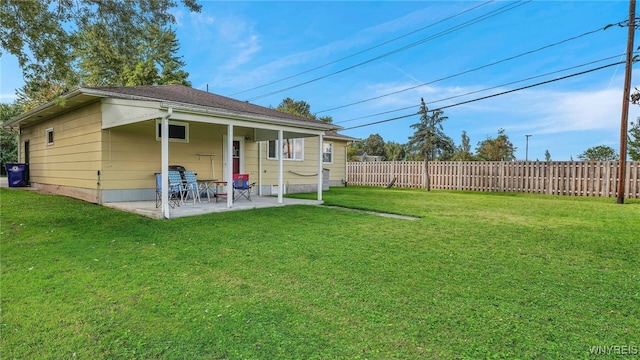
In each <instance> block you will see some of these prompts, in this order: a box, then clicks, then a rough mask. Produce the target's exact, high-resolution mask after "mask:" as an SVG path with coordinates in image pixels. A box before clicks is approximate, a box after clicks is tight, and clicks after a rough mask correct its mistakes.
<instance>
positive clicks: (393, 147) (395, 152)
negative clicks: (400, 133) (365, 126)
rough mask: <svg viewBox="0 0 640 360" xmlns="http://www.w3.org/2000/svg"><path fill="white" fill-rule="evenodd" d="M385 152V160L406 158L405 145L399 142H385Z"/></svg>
mask: <svg viewBox="0 0 640 360" xmlns="http://www.w3.org/2000/svg"><path fill="white" fill-rule="evenodd" d="M384 154H385V155H384V158H385V160H388V161H394V160H402V159H403V158H404V147H403V146H402V144H398V143H397V142H393V141H388V142H386V143H385V144H384Z"/></svg>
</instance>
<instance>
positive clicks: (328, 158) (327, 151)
mask: <svg viewBox="0 0 640 360" xmlns="http://www.w3.org/2000/svg"><path fill="white" fill-rule="evenodd" d="M322 162H323V163H325V164H333V143H332V142H323V143H322Z"/></svg>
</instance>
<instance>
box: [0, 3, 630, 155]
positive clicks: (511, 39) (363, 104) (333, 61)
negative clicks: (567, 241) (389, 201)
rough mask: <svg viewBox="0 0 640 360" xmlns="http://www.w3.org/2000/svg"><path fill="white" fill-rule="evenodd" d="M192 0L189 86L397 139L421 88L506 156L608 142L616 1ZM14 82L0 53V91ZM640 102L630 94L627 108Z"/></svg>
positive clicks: (184, 47) (616, 85) (348, 131)
mask: <svg viewBox="0 0 640 360" xmlns="http://www.w3.org/2000/svg"><path fill="white" fill-rule="evenodd" d="M200 3H201V4H202V11H201V12H200V13H191V12H188V11H187V10H185V9H182V8H177V9H174V10H173V12H174V15H175V16H176V19H177V23H176V24H175V29H176V31H177V36H178V39H179V41H180V44H181V48H180V51H179V53H178V55H180V56H182V57H183V60H184V61H185V62H186V64H187V65H186V67H185V70H186V71H187V72H189V74H190V75H189V80H190V81H191V83H192V86H193V87H194V88H197V89H201V90H208V91H209V92H212V93H216V94H219V95H224V96H229V97H232V98H235V99H238V100H242V101H249V102H252V103H254V104H258V105H262V106H271V107H277V106H278V104H280V103H281V102H282V100H283V99H285V98H292V99H294V100H296V101H305V102H307V103H308V104H309V105H310V106H311V112H312V113H315V114H316V115H318V116H331V117H332V118H333V121H334V123H335V124H336V125H339V126H342V127H343V128H344V129H343V130H341V131H340V133H342V134H345V135H349V136H352V137H355V138H358V139H365V138H367V137H368V136H369V135H371V134H379V135H380V136H382V138H383V139H384V141H385V142H388V141H394V142H397V143H401V144H404V143H406V142H407V141H408V138H409V137H410V136H411V135H412V134H413V132H414V129H413V128H411V125H412V124H415V123H418V122H419V121H420V116H419V115H415V114H416V112H417V111H418V109H419V105H420V99H421V98H424V101H425V103H426V105H427V107H428V108H429V109H430V110H434V109H440V108H442V111H443V112H444V113H443V116H446V117H447V120H446V121H444V122H443V123H442V125H443V130H444V132H445V133H446V134H447V135H448V136H449V137H451V138H452V139H453V140H454V142H455V143H456V145H459V144H460V142H461V134H462V132H463V131H466V133H467V135H468V136H469V138H470V140H471V147H472V151H475V148H476V147H477V144H478V142H480V141H482V140H485V139H487V138H488V137H491V138H495V137H496V136H497V134H498V130H499V129H504V131H505V133H506V135H508V136H509V139H510V140H511V142H512V143H513V144H514V146H516V147H517V150H516V158H517V159H518V160H525V158H528V159H529V160H544V159H545V152H546V151H548V152H549V154H550V155H551V159H552V160H557V161H563V160H571V159H573V160H577V156H578V155H579V154H581V153H582V152H584V151H585V150H587V149H588V148H590V147H594V146H599V145H606V146H610V147H612V148H614V149H615V150H616V152H618V151H619V149H620V143H619V141H620V122H621V116H622V91H623V86H624V73H625V66H624V60H625V56H624V54H625V51H626V46H627V28H626V27H621V26H617V25H616V26H612V27H609V28H607V29H604V28H605V26H607V25H608V24H618V23H620V22H624V21H625V19H626V18H627V17H628V11H629V3H628V1H480V2H476V1H457V2H456V1H408V2H403V1H327V2H314V1H285V2H274V1H202V0H201V1H200ZM638 43H640V39H638V41H636V44H638ZM636 47H637V46H636ZM616 63H620V64H616ZM600 67H603V68H601V69H597V70H596V68H600ZM636 69H638V66H635V67H634V70H636ZM580 73H582V74H580ZM639 80H640V79H638V80H636V79H635V78H634V79H633V80H632V89H633V88H634V87H636V86H637V87H639V88H640V82H639ZM22 85H23V79H22V75H21V70H20V68H19V67H18V64H17V60H16V59H15V58H14V57H12V56H10V55H8V54H5V53H3V54H2V57H1V58H0V102H11V101H13V100H14V99H15V90H16V89H17V88H19V87H21V86H22ZM500 93H504V94H502V95H498V94H500ZM491 95H496V96H491ZM483 97H487V98H486V99H481V98H483ZM639 116H640V106H637V105H631V106H630V110H629V119H630V120H634V121H635V120H636V119H637V118H638V117H639ZM394 118H398V119H396V120H392V119H394ZM526 135H530V136H528V137H527V136H526ZM527 139H528V145H527ZM527 150H528V151H527Z"/></svg>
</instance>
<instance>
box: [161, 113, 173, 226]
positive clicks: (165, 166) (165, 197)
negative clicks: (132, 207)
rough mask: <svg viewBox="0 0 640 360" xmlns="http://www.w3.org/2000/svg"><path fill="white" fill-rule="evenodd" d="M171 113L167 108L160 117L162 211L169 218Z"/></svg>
mask: <svg viewBox="0 0 640 360" xmlns="http://www.w3.org/2000/svg"><path fill="white" fill-rule="evenodd" d="M172 114H173V109H172V108H171V107H169V108H168V109H167V115H166V116H163V117H162V128H161V132H162V136H161V143H162V145H161V147H160V148H161V153H162V155H161V157H162V176H161V180H160V181H161V183H160V184H161V188H162V213H163V215H164V218H165V219H168V218H169V189H168V186H169V118H170V117H171V115H172Z"/></svg>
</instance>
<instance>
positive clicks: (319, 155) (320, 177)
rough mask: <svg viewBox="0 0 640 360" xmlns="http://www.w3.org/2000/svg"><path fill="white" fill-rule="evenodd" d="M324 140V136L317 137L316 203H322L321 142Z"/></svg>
mask: <svg viewBox="0 0 640 360" xmlns="http://www.w3.org/2000/svg"><path fill="white" fill-rule="evenodd" d="M323 140H324V135H323V134H320V136H318V201H322V180H323V176H322V175H323V174H322V150H323V146H322V142H323Z"/></svg>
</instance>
